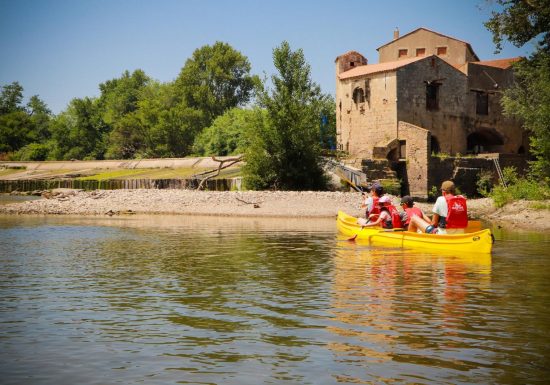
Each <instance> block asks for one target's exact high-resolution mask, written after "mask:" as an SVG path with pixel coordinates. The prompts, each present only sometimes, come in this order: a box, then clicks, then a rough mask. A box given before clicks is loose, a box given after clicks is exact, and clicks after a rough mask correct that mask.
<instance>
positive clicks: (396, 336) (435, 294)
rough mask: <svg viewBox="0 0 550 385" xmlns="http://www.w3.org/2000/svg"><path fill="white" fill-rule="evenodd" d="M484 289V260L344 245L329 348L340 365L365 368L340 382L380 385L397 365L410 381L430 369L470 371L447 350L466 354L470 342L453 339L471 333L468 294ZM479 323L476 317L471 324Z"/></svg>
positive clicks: (487, 280) (486, 281)
mask: <svg viewBox="0 0 550 385" xmlns="http://www.w3.org/2000/svg"><path fill="white" fill-rule="evenodd" d="M489 283H490V256H489V257H486V258H483V257H479V256H472V257H468V256H464V257H457V256H452V255H451V256H445V255H433V254H432V255H423V254H420V253H417V254H414V253H412V252H410V251H406V250H395V249H369V248H364V247H360V246H358V245H355V244H351V245H350V244H343V245H342V246H341V248H340V249H339V250H338V253H337V257H336V258H335V272H334V290H333V298H332V308H333V312H334V315H335V317H336V319H337V320H338V321H339V324H338V326H333V327H331V328H330V331H331V332H332V333H333V335H334V340H333V341H332V342H331V343H329V348H330V349H331V350H332V351H333V352H334V354H335V355H336V357H337V360H338V361H339V362H341V363H343V364H345V365H346V366H349V367H352V368H355V367H357V366H358V365H362V367H363V368H364V370H363V371H357V370H354V369H352V371H351V372H348V373H347V374H346V375H343V376H344V377H345V378H346V380H347V381H357V382H362V381H363V382H364V381H373V380H374V381H381V379H384V375H386V374H387V373H392V372H393V368H394V366H395V365H396V364H395V363H396V362H397V363H406V364H407V365H409V366H410V374H411V375H412V376H414V375H415V374H418V375H422V376H425V375H426V373H423V372H425V371H426V368H427V367H430V366H434V367H449V368H453V369H457V370H464V369H470V365H471V363H467V362H466V361H461V360H458V359H455V358H453V355H452V354H449V352H460V353H462V354H464V352H465V351H466V350H467V349H468V344H469V343H470V341H468V340H467V339H464V338H459V337H457V334H461V335H463V334H464V333H467V332H468V330H470V329H471V328H473V327H474V325H472V324H470V321H469V319H470V318H469V317H470V315H472V314H471V313H472V311H471V309H470V308H471V305H472V304H471V301H472V299H470V298H469V297H468V296H469V295H472V294H473V295H474V296H475V295H476V291H477V290H479V289H483V288H484V287H487V286H488V284H489ZM473 300H474V301H475V300H476V299H473ZM477 321H479V319H478V318H477V317H476V315H475V314H474V318H473V322H472V323H476V322H477ZM462 349H464V350H462ZM466 355H467V354H466ZM353 372H354V374H353V375H351V374H350V373H353ZM428 376H429V374H428ZM423 378H426V377H423ZM376 379H378V380H376Z"/></svg>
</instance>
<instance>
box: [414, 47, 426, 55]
mask: <svg viewBox="0 0 550 385" xmlns="http://www.w3.org/2000/svg"><path fill="white" fill-rule="evenodd" d="M419 56H426V48H417V49H416V57H419Z"/></svg>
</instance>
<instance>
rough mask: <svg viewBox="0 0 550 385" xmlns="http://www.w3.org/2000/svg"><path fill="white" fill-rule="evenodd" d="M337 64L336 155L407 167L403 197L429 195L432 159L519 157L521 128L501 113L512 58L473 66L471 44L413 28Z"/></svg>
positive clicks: (510, 77) (476, 60)
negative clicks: (375, 56) (373, 51)
mask: <svg viewBox="0 0 550 385" xmlns="http://www.w3.org/2000/svg"><path fill="white" fill-rule="evenodd" d="M378 53H379V63H377V64H368V62H367V59H366V58H365V57H364V56H362V55H361V54H360V53H358V52H356V51H351V52H347V53H345V54H343V55H341V56H339V57H338V58H336V122H337V123H336V132H337V142H338V146H339V149H341V150H344V151H347V152H348V153H349V155H350V157H352V158H355V159H388V160H390V161H399V160H402V161H404V162H406V163H407V166H406V174H407V175H406V177H407V181H406V182H407V184H408V186H409V191H408V192H409V193H411V194H413V195H416V196H420V197H424V196H426V194H427V191H428V189H429V186H428V184H429V180H430V175H429V173H430V165H431V162H430V158H431V156H432V154H437V153H444V154H446V155H448V156H456V155H458V156H460V155H465V154H486V153H497V154H525V153H526V151H527V143H528V138H527V135H526V134H525V132H524V130H523V129H522V127H521V123H520V122H518V121H516V120H514V119H511V118H507V117H505V116H504V115H503V113H502V108H501V106H500V99H501V95H502V91H503V90H504V89H506V88H507V87H509V86H510V85H511V84H512V82H513V72H512V67H511V65H512V64H513V62H515V61H517V60H519V58H513V59H503V60H494V61H480V60H479V58H478V57H477V55H476V54H475V52H474V51H473V49H472V47H471V46H470V44H468V43H466V42H463V41H460V40H457V39H454V38H452V37H448V36H445V35H442V34H440V33H437V32H433V31H430V30H427V29H425V28H419V29H417V30H415V31H412V32H410V33H408V34H406V35H404V36H402V37H399V36H398V33H394V39H393V40H392V41H391V42H389V43H387V44H385V45H383V46H381V47H379V48H378Z"/></svg>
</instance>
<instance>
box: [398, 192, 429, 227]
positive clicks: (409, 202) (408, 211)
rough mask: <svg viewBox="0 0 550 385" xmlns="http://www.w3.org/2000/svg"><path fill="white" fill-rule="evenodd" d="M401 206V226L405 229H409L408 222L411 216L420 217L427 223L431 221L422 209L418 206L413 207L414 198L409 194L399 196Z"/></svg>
mask: <svg viewBox="0 0 550 385" xmlns="http://www.w3.org/2000/svg"><path fill="white" fill-rule="evenodd" d="M401 208H402V209H403V215H402V217H401V220H402V221H403V228H404V229H405V230H408V229H409V224H410V223H411V219H412V218H413V217H419V218H422V219H423V220H424V221H426V222H428V223H430V222H431V219H430V218H428V217H427V216H426V214H424V212H423V211H422V210H420V209H419V208H418V207H414V200H413V199H412V197H411V196H409V195H405V196H404V197H403V198H401Z"/></svg>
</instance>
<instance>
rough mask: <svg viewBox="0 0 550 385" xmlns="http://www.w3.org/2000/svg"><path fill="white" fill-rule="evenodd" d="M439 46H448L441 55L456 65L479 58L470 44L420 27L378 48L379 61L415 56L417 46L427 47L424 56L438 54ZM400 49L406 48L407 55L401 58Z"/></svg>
mask: <svg viewBox="0 0 550 385" xmlns="http://www.w3.org/2000/svg"><path fill="white" fill-rule="evenodd" d="M438 47H445V48H446V51H447V52H446V53H445V54H444V55H441V56H440V57H441V58H442V59H444V60H445V61H447V62H449V63H451V64H454V65H460V64H464V63H466V62H467V61H475V60H478V59H477V57H476V56H475V54H474V53H473V51H472V50H471V47H470V46H469V44H467V43H465V42H463V41H460V40H456V39H453V38H450V37H448V36H445V35H442V34H440V33H437V32H433V31H429V30H426V29H423V28H419V29H418V30H416V31H413V32H412V33H409V34H406V35H403V36H402V37H401V38H400V39H397V40H394V41H392V42H390V43H388V44H386V45H383V46H382V47H380V48H378V57H379V59H378V61H379V62H380V63H384V62H389V61H394V60H398V59H406V58H411V57H415V56H416V50H417V48H424V49H425V53H424V56H430V55H437V48H438ZM400 49H406V50H407V56H405V57H401V58H399V57H398V54H399V50H400Z"/></svg>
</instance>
